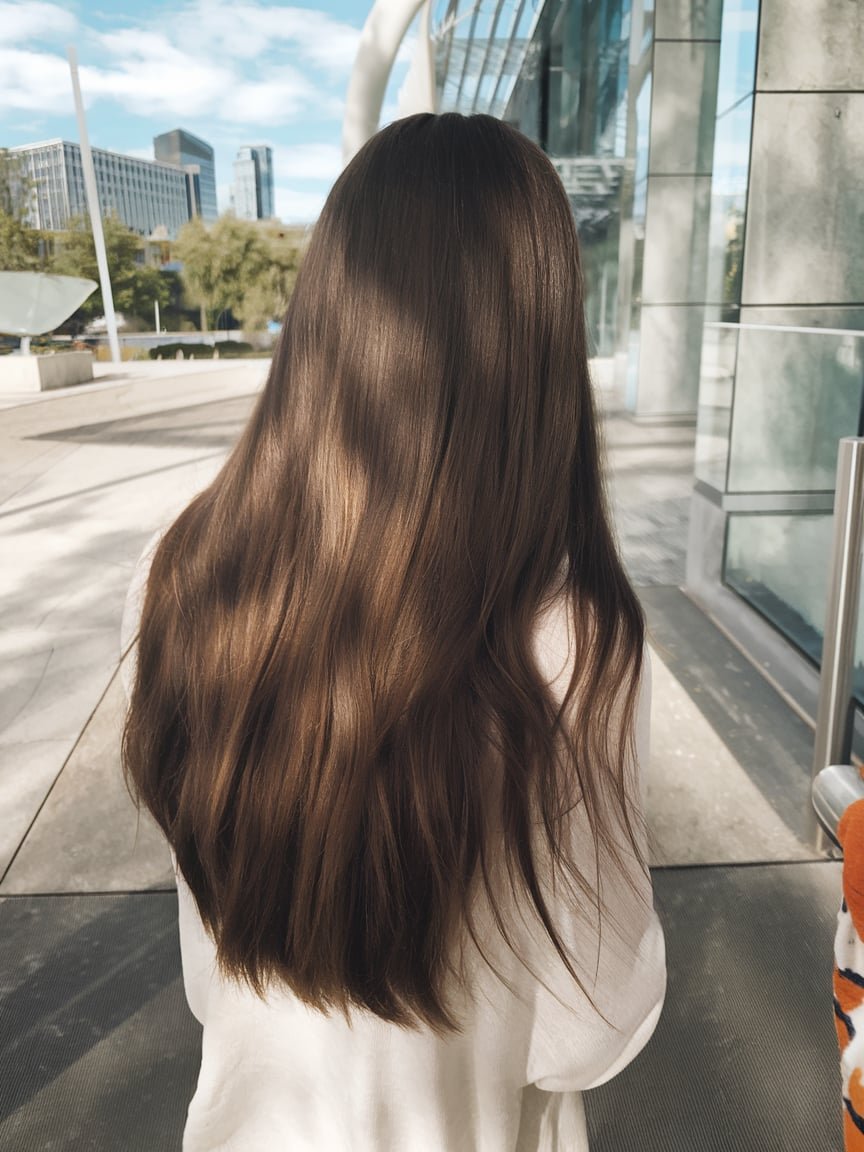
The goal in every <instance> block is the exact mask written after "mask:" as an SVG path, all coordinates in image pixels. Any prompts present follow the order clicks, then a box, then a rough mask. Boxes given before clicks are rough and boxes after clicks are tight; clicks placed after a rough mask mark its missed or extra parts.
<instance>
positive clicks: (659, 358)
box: [627, 0, 722, 417]
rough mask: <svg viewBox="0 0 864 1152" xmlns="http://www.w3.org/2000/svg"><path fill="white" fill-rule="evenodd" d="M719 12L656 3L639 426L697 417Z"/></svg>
mask: <svg viewBox="0 0 864 1152" xmlns="http://www.w3.org/2000/svg"><path fill="white" fill-rule="evenodd" d="M721 8H722V0H702V2H700V3H692V2H691V0H657V4H656V8H655V12H654V35H653V61H652V63H651V75H650V81H649V82H650V128H649V134H648V157H647V179H646V180H644V183H643V182H640V181H639V179H638V170H639V162H638V161H637V185H638V184H640V183H642V187H638V186H637V190H636V192H637V196H636V209H635V215H636V217H637V229H638V230H640V231H641V232H642V234H643V237H644V246H643V250H642V259H641V262H640V261H639V260H638V259H637V261H636V266H635V271H634V284H633V310H632V320H631V333H632V335H631V341H630V350H629V356H630V361H631V362H630V365H629V380H630V384H629V387H628V396H627V398H628V406H629V407H630V408H631V410H632V411H633V412H635V414H636V415H637V416H650V417H663V416H690V417H693V416H695V413H696V402H697V395H698V387H699V363H700V354H701V345H702V325H703V321H704V301H705V275H706V260H707V252H708V221H709V214H710V202H711V173H712V161H713V150H714V125H715V113H716V100H717V77H718V67H719V58H720V16H721ZM646 16H647V13H646ZM645 96H647V88H646V87H645V86H644V84H643V92H642V98H643V101H644V99H645ZM637 99H638V97H637ZM640 211H641V213H642V221H638V216H639V214H640ZM640 264H641V267H640Z"/></svg>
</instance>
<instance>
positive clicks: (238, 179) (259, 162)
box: [232, 145, 275, 220]
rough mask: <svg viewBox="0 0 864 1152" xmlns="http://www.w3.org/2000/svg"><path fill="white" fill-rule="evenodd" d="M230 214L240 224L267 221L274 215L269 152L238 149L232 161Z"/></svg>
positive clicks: (270, 150) (268, 150)
mask: <svg viewBox="0 0 864 1152" xmlns="http://www.w3.org/2000/svg"><path fill="white" fill-rule="evenodd" d="M232 195H233V208H234V213H235V215H237V216H238V217H239V218H240V219H241V220H269V219H271V218H272V217H273V215H274V214H275V208H274V198H273V151H272V149H271V148H267V147H264V146H263V145H262V146H261V147H258V148H241V149H240V150H239V152H238V153H237V159H236V160H235V161H234V188H233V193H232Z"/></svg>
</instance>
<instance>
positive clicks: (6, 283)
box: [0, 272, 99, 337]
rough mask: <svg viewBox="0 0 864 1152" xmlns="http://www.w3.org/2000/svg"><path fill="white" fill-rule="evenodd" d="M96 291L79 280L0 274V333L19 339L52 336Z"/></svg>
mask: <svg viewBox="0 0 864 1152" xmlns="http://www.w3.org/2000/svg"><path fill="white" fill-rule="evenodd" d="M98 287H99V285H98V284H97V283H96V281H95V280H85V279H83V278H81V277H79V276H54V275H52V274H49V273H47V272H0V332H3V333H5V334H6V335H7V336H22V337H27V336H40V335H41V334H42V333H43V332H52V331H53V330H54V329H55V328H58V327H59V326H60V325H61V324H62V323H63V321H64V320H68V319H69V317H70V316H71V315H72V313H73V312H74V311H75V309H76V308H80V307H81V305H82V304H83V303H84V301H85V300H86V299H87V297H88V296H91V295H92V294H93V293H94V292H95V291H96V289H97V288H98Z"/></svg>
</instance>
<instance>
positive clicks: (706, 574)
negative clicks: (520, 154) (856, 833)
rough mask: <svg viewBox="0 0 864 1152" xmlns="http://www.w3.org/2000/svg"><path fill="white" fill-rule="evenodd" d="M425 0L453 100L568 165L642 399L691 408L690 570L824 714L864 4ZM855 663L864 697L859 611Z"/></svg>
mask: <svg viewBox="0 0 864 1152" xmlns="http://www.w3.org/2000/svg"><path fill="white" fill-rule="evenodd" d="M432 13H433V21H432V29H431V40H432V44H433V47H434V55H435V72H436V92H437V109H438V111H440V112H445V111H449V110H456V111H459V112H463V113H465V114H469V113H472V112H482V113H487V114H491V115H493V116H496V117H499V118H501V119H503V120H505V121H507V122H508V123H510V124H512V125H514V126H516V127H517V128H519V129H520V130H521V131H522V132H524V133H525V134H526V135H528V136H530V137H531V138H532V139H533V140H535V141H536V142H537V143H538V144H539V145H540V146H541V147H542V148H543V149H544V150H545V151H546V152H547V153H548V155H549V156H550V159H551V160H552V163H553V164H554V165H555V167H556V168H557V170H558V172H559V174H560V176H561V179H562V181H563V183H564V186H565V188H566V190H567V192H568V195H569V197H570V201H571V204H572V207H573V212H574V216H575V218H576V222H577V225H578V229H579V233H580V238H581V243H582V251H583V262H584V268H585V278H586V293H587V301H586V309H587V314H588V321H589V327H590V332H591V338H592V341H593V345H594V351H595V354H596V355H597V356H599V357H605V358H606V360H607V366H608V367H609V368H610V369H611V368H614V375H615V379H616V382H617V386H618V388H619V392H620V395H621V396H622V397H623V401H624V403H625V405H626V408H627V409H629V411H630V412H631V413H632V415H633V417H634V418H636V419H639V420H643V421H650V422H657V423H658V425H659V424H662V423H667V424H668V422H670V421H675V422H684V423H686V422H690V423H691V424H695V425H696V450H695V474H694V487H693V496H692V501H691V506H690V537H689V546H688V555H687V573H686V590H687V591H688V593H689V595H690V596H691V598H692V599H694V600H695V601H696V602H697V603H699V604H700V605H701V606H702V607H703V608H704V609H706V610H707V611H708V612H710V614H711V615H712V617H713V618H714V619H715V620H716V621H717V622H718V623H719V624H720V625H721V626H722V627H723V628H724V629H725V630H726V631H727V632H728V633H729V634H730V635H731V636H732V637H733V638H734V639H735V640H736V642H738V643H739V644H740V645H741V646H742V647H743V648H744V649H745V650H746V651H747V652H748V653H749V654H750V655H751V657H752V658H753V659H754V660H755V662H756V663H757V664H759V665H760V666H761V667H763V668H765V669H766V670H767V671H768V674H769V675H770V676H772V677H774V679H775V681H776V683H777V684H778V686H779V687H780V688H782V689H783V690H784V691H785V692H786V693H787V695H788V697H789V698H791V699H792V700H795V701H796V702H797V703H798V705H799V706H800V708H801V710H802V712H804V713H806V714H807V715H809V716H814V715H815V697H816V691H817V688H818V667H819V662H820V660H821V648H822V636H823V627H824V620H825V611H826V588H827V583H828V567H829V562H830V556H831V538H832V536H831V534H832V523H833V516H832V509H833V503H834V491H833V490H834V483H835V469H836V461H837V445H838V439H839V438H840V437H842V436H849V435H851V436H854V435H857V434H858V433H859V429H864V416H862V414H864V402H862V381H864V260H862V244H864V241H862V235H864V233H862V229H861V225H862V222H864V217H862V207H861V205H862V198H861V172H862V171H864V24H862V21H861V14H860V7H859V6H858V5H855V4H840V3H836V2H832V0H700V2H699V3H689V2H684V0H545V2H544V0H537V2H536V3H532V4H527V3H525V2H524V0H490V2H489V3H488V4H487V3H483V4H478V3H476V0H439V2H438V3H433V8H432ZM855 661H856V693H857V698H858V701H859V703H860V704H862V705H864V612H861V613H859V624H858V636H857V647H856V656H855ZM859 723H860V716H859ZM859 736H860V738H861V743H860V745H859V747H860V748H861V749H864V725H862V726H861V730H860V732H859Z"/></svg>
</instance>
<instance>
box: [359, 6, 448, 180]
mask: <svg viewBox="0 0 864 1152" xmlns="http://www.w3.org/2000/svg"><path fill="white" fill-rule="evenodd" d="M430 4H431V0H375V3H374V4H373V5H372V11H371V12H370V13H369V16H368V17H367V19H366V23H365V24H364V25H363V31H362V33H361V34H360V43H359V45H358V47H357V57H356V59H355V61H354V70H353V72H352V73H351V80H350V82H349V84H348V95H347V97H346V101H345V119H344V121H343V125H342V163H343V164H347V163H348V162H349V161H350V160H351V159H352V157H353V156H354V155H355V154H356V153H357V152H359V151H360V149H361V148H362V147H363V145H364V144H365V143H366V141H367V140H368V139H369V138H370V137H371V136H374V135H375V133H376V132H377V131H378V126H379V124H380V121H381V107H382V105H383V103H384V93H385V92H386V90H387V81H388V80H389V79H390V73H391V71H392V69H393V64H394V63H395V60H396V55H397V53H398V51H399V46H400V45H401V43H402V41H403V40H404V38H405V33H406V32H407V31H408V29H409V28H410V26H411V22H412V20H413V19H414V17H415V16H416V15H417V13H418V12H419V11H420V10H421V8H422V10H423V12H422V17H421V20H420V29H419V31H418V35H417V48H416V52H415V55H414V59H413V60H412V62H411V66H410V68H409V70H408V75H407V76H406V77H405V82H404V84H403V85H402V88H401V90H400V92H399V99H398V109H399V115H400V117H401V116H411V115H413V114H414V113H415V112H434V111H436V99H435V68H434V61H433V54H432V43H431V40H430V37H429V9H430Z"/></svg>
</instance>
